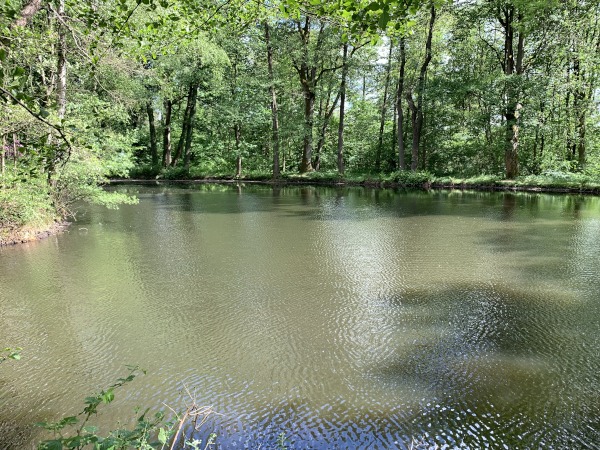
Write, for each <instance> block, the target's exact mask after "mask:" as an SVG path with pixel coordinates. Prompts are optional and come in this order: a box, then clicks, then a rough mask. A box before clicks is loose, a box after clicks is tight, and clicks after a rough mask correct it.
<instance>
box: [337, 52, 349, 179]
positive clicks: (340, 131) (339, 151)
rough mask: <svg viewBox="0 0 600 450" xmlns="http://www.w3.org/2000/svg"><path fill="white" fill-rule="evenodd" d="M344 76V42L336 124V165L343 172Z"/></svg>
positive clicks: (345, 59)
mask: <svg viewBox="0 0 600 450" xmlns="http://www.w3.org/2000/svg"><path fill="white" fill-rule="evenodd" d="M346 78H348V43H344V49H343V54H342V81H341V83H340V121H339V125H338V142H337V167H338V173H339V174H340V175H343V174H344V118H345V108H346Z"/></svg>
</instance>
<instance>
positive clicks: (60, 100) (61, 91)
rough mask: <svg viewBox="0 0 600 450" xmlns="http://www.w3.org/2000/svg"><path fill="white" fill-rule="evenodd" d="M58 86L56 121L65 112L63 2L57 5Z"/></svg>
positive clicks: (65, 32) (65, 83) (65, 46)
mask: <svg viewBox="0 0 600 450" xmlns="http://www.w3.org/2000/svg"><path fill="white" fill-rule="evenodd" d="M57 12H58V16H59V18H58V49H57V50H58V64H57V72H58V85H57V90H56V94H57V104H58V119H59V120H63V119H64V118H65V113H66V111H67V30H66V29H65V26H64V25H63V24H62V22H63V21H64V20H65V0H60V1H59V3H58V11H57Z"/></svg>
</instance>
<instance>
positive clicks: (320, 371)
mask: <svg viewBox="0 0 600 450" xmlns="http://www.w3.org/2000/svg"><path fill="white" fill-rule="evenodd" d="M119 189H121V190H125V191H128V192H131V193H135V194H137V195H138V196H139V198H140V203H139V204H138V205H130V206H122V207H121V208H120V209H119V210H116V211H115V210H107V209H104V208H101V207H88V208H85V209H84V210H83V211H82V212H81V213H80V214H79V216H78V221H77V222H76V223H75V224H73V225H72V226H71V227H70V229H69V231H68V232H67V233H65V234H63V235H60V236H55V237H51V238H49V239H47V240H45V241H41V242H37V243H31V244H24V245H21V246H17V247H11V248H4V249H1V250H0V307H1V308H0V346H5V345H6V346H20V347H23V352H22V353H23V359H22V360H21V361H18V362H17V361H14V362H12V361H11V362H6V363H3V364H2V365H0V448H15V449H21V448H31V447H32V446H33V445H34V444H33V443H34V442H36V441H37V440H39V439H40V436H46V437H49V436H47V435H41V434H40V431H39V430H37V429H36V428H35V427H33V424H34V423H35V422H39V421H43V420H55V419H57V418H60V417H63V416H65V415H69V414H73V413H76V412H78V411H80V410H81V409H82V407H83V400H84V398H85V397H86V396H89V395H90V394H92V393H94V392H98V391H99V390H100V389H102V388H105V387H107V386H109V385H110V384H112V383H113V382H114V381H115V380H116V379H117V378H119V377H121V376H123V375H124V374H126V373H127V369H126V365H128V364H129V365H139V366H141V367H143V368H144V369H146V370H147V375H144V376H140V377H138V378H136V379H135V380H134V381H133V382H132V383H130V384H128V385H127V386H125V387H123V388H121V390H119V391H117V392H116V400H115V402H114V403H113V404H111V405H109V406H107V407H105V408H103V409H102V412H101V414H100V415H99V416H98V417H97V418H95V419H94V423H96V424H98V425H100V426H101V429H102V430H105V431H106V430H110V429H114V428H116V427H117V425H118V424H124V423H127V421H128V420H129V419H130V418H132V417H135V411H136V408H142V409H145V408H147V407H150V408H151V410H152V411H158V410H166V411H169V409H168V407H170V408H173V409H175V410H182V409H185V406H186V404H188V403H189V402H190V397H193V398H194V399H195V401H196V403H198V404H200V405H207V406H212V409H213V410H214V411H215V414H213V415H211V416H210V419H209V420H208V422H207V423H205V424H204V425H203V427H201V428H200V430H199V431H194V430H192V429H188V430H187V433H188V434H189V435H190V436H191V435H192V434H194V436H195V437H197V438H201V439H206V437H207V436H208V434H209V433H211V432H215V433H217V446H216V448H259V447H260V448H263V449H266V448H276V443H277V440H278V438H279V436H280V434H281V433H284V434H285V437H286V444H287V446H288V448H294V449H308V448H311V449H321V448H322V449H325V448H336V449H343V448H348V449H352V448H381V449H389V448H405V449H408V448H410V446H411V443H414V442H420V443H429V445H431V446H433V445H435V444H437V445H439V446H440V447H444V445H446V447H445V448H455V447H462V448H486V447H489V448H510V449H512V448H541V447H543V448H600V277H598V273H599V270H600V259H599V256H600V199H598V198H595V197H582V196H566V195H564V196H563V195H561V196H552V195H536V194H535V195H534V194H514V193H474V192H456V191H452V192H450V191H431V192H404V191H393V190H376V189H367V188H323V187H285V188H277V187H275V188H273V187H269V186H235V185H231V186H223V185H191V186H179V187H177V186H164V185H157V186H125V187H120V188H119Z"/></svg>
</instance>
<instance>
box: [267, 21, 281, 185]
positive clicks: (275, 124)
mask: <svg viewBox="0 0 600 450" xmlns="http://www.w3.org/2000/svg"><path fill="white" fill-rule="evenodd" d="M264 26H265V41H266V44H267V68H268V73H269V92H270V94H271V122H272V136H271V140H272V143H273V178H275V179H277V178H279V177H280V169H279V118H278V115H277V94H276V92H275V78H274V76H273V47H271V36H270V32H269V24H268V23H267V21H266V20H265V22H264Z"/></svg>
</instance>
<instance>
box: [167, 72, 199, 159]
mask: <svg viewBox="0 0 600 450" xmlns="http://www.w3.org/2000/svg"><path fill="white" fill-rule="evenodd" d="M197 90H198V86H197V84H196V83H194V82H192V84H190V88H189V90H188V95H187V104H186V107H185V111H184V113H183V123H182V127H181V135H180V136H179V141H178V142H177V148H176V149H175V155H174V156H173V160H172V161H171V166H172V167H175V166H176V165H177V163H178V162H179V158H181V156H182V154H183V148H184V145H185V141H186V137H187V135H188V127H189V126H190V123H191V116H192V108H193V106H194V103H196V96H195V92H197Z"/></svg>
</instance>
